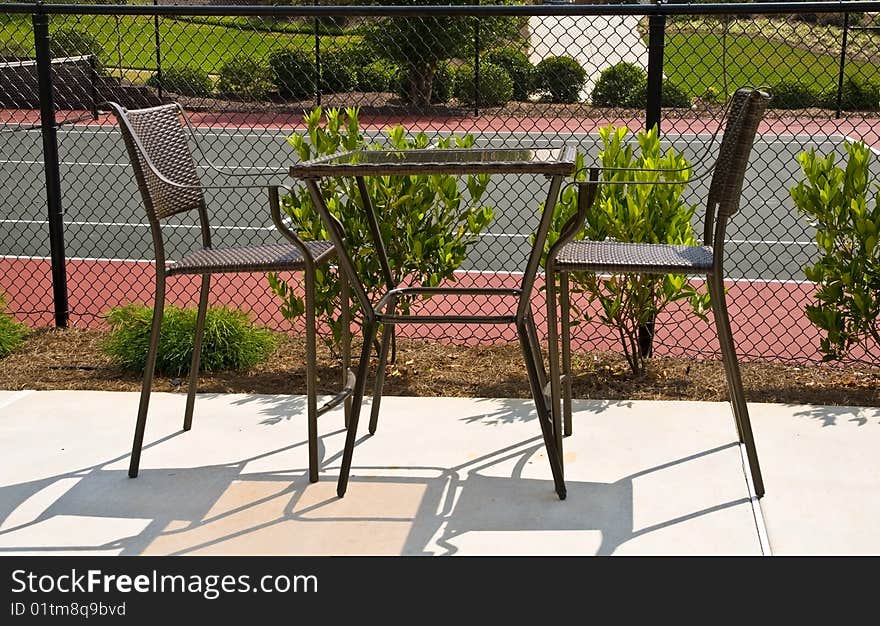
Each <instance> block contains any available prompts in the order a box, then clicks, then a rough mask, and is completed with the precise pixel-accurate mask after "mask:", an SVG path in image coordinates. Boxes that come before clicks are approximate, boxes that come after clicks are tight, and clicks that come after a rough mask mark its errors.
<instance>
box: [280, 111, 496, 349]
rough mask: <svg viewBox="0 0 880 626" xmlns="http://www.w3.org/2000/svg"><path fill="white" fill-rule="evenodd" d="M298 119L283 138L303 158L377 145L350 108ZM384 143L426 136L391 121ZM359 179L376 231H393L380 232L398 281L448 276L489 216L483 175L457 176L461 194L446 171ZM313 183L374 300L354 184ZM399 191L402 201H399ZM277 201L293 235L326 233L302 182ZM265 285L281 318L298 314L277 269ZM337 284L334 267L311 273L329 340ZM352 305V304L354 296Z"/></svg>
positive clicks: (376, 281)
mask: <svg viewBox="0 0 880 626" xmlns="http://www.w3.org/2000/svg"><path fill="white" fill-rule="evenodd" d="M305 123H306V130H305V131H303V132H302V133H298V134H295V135H292V136H290V137H289V138H288V141H289V142H290V144H291V146H293V148H294V150H295V151H296V153H297V155H298V156H299V158H300V159H302V160H303V161H305V160H309V159H314V158H317V157H320V156H324V155H329V154H333V153H335V152H339V151H342V150H355V149H359V148H365V147H371V148H372V147H378V145H377V144H373V145H369V146H368V144H367V142H366V139H365V138H364V137H363V135H362V133H361V130H360V126H359V123H358V110H357V109H346V110H345V112H344V114H343V113H341V112H340V111H339V110H338V109H330V110H328V111H327V115H326V120H325V119H324V117H323V111H322V109H321V108H320V107H317V108H315V109H314V110H312V111H311V112H310V113H308V114H307V115H306V117H305ZM473 141H474V140H473V137H471V136H469V135H466V136H465V137H463V138H458V137H454V136H449V137H445V138H442V137H441V138H440V139H439V141H438V146H437V147H438V148H439V149H443V148H448V147H451V146H455V147H461V148H467V147H470V146H472V145H473ZM386 143H387V147H389V148H391V149H401V150H402V149H409V148H426V147H427V145H428V136H427V135H426V134H425V133H422V132H420V133H418V134H416V135H414V136H412V137H408V136H407V132H406V131H405V130H404V129H403V127H401V126H396V127H394V128H392V129H390V130H388V131H387V137H386ZM364 181H365V183H366V185H367V190H368V192H369V194H370V197H371V198H372V199H373V202H374V204H375V209H376V216H377V218H378V222H379V229H380V232H382V233H394V236H393V237H385V246H386V249H387V253H388V260H389V262H390V266H391V271H392V273H393V278H394V280H395V281H398V282H399V281H401V280H402V279H403V278H404V277H406V278H407V281H408V282H410V281H411V282H412V284H418V285H423V286H425V287H430V286H437V285H439V284H440V283H441V282H443V281H444V280H448V279H452V278H453V277H454V271H455V270H456V269H457V268H458V267H459V266H460V265H461V264H462V262H464V260H465V257H466V256H467V251H468V247H469V246H470V245H471V244H472V243H474V242H476V241H477V239H478V237H479V234H480V233H481V232H482V231H483V229H485V228H486V226H487V225H488V224H489V221H490V220H491V219H492V209H491V208H490V207H487V206H483V205H481V204H480V201H481V198H482V197H483V195H484V193H485V191H486V187H487V185H488V183H489V177H488V176H468V177H467V178H466V180H465V181H463V182H465V183H466V188H467V194H465V193H464V192H463V191H462V190H460V189H459V186H458V183H459V181H460V179H458V178H456V177H454V176H448V175H432V176H371V177H367V178H366V179H364ZM320 187H321V193H322V195H323V196H324V198H325V199H326V200H327V201H328V203H329V206H330V209H331V211H332V212H333V214H334V215H335V216H336V217H337V218H338V219H339V220H340V221H341V222H342V224H343V226H344V228H345V233H346V241H347V243H348V250H349V253H350V255H351V258H352V261H353V263H354V265H355V270H356V271H357V273H358V275H359V276H360V277H361V279H362V280H363V283H364V286H365V287H366V290H367V293H368V295H369V296H370V297H372V298H373V299H374V301H375V298H376V297H377V294H378V293H381V292H383V291H384V287H385V281H384V279H383V277H382V268H381V267H380V265H379V260H378V257H377V255H376V254H375V252H374V248H373V245H372V243H371V242H372V239H371V237H370V235H369V232H370V230H369V226H368V224H367V220H366V216H365V215H364V211H363V209H362V207H361V206H360V194H359V192H358V190H357V187H356V183H355V181H353V180H351V179H350V178H333V179H323V180H322V181H321V183H320ZM402 198H406V199H407V201H405V202H404V201H401V199H402ZM283 206H284V210H285V211H286V212H287V214H288V215H289V216H290V218H291V220H292V221H293V223H294V224H295V225H296V231H297V233H298V234H299V235H300V236H301V237H303V238H304V239H307V240H314V239H327V237H328V235H327V231H326V230H325V228H324V224H323V222H322V221H321V220H320V218H319V216H318V214H317V213H316V211H315V209H314V205H313V204H312V200H311V197H310V196H309V194H308V192H307V191H306V190H305V189H303V188H302V187H299V188H297V189H296V190H295V191H294V192H293V193H292V194H291V195H288V196H285V197H284V198H283ZM269 284H270V286H271V287H272V290H273V291H275V293H276V294H277V295H279V296H280V297H281V298H282V307H281V310H282V313H283V314H284V316H285V317H287V318H288V319H293V318H295V317H297V316H299V315H301V314H302V313H303V311H304V306H303V302H302V299H301V298H300V297H299V296H298V295H296V294H295V293H293V291H292V290H291V289H290V288H289V286H288V285H287V283H286V282H284V281H283V280H281V279H280V277H279V276H278V275H277V274H270V275H269ZM339 290H340V286H339V281H338V277H337V275H336V273H335V272H321V273H319V274H318V276H317V281H316V305H317V309H318V313H319V316H320V317H321V318H322V319H323V320H324V321H325V322H326V323H327V324H328V325H329V326H330V328H331V329H332V330H333V339H334V340H335V341H337V342H338V341H339V339H340V332H341V327H340V325H339V317H338V315H337V314H336V311H335V305H336V303H337V302H338V301H339ZM398 302H399V308H400V309H402V310H406V309H407V308H408V307H409V306H410V304H411V301H409V300H405V299H401V300H399V301H398ZM353 305H354V306H353V308H354V309H355V310H357V302H354V303H353Z"/></svg>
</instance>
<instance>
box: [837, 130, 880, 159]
mask: <svg viewBox="0 0 880 626" xmlns="http://www.w3.org/2000/svg"><path fill="white" fill-rule="evenodd" d="M843 140H844V141H845V142H847V143H856V142H857V141H859V140H858V139H853V138H852V137H850V136H849V135H847V136H845V137H844V138H843ZM865 145H866V146H868V144H865ZM868 150H870V151H871V152H873V153H874V156H880V150H878V149H877V148H875V147H874V146H868Z"/></svg>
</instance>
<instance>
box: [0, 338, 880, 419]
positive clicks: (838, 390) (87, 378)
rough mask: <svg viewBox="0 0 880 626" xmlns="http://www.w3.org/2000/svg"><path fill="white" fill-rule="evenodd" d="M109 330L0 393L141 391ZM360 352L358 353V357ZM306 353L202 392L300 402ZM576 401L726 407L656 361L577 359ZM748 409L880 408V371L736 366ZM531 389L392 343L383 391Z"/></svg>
mask: <svg viewBox="0 0 880 626" xmlns="http://www.w3.org/2000/svg"><path fill="white" fill-rule="evenodd" d="M105 334H106V331H105V330H94V329H78V328H71V329H67V330H54V329H42V330H38V331H36V332H34V333H32V334H31V336H30V337H29V338H28V339H27V340H26V342H25V344H24V345H23V346H22V347H21V348H20V349H19V350H17V351H16V352H14V353H13V354H11V355H9V356H8V357H6V358H5V359H3V361H2V363H3V367H2V368H0V389H96V390H106V391H138V390H140V382H141V378H140V376H139V375H137V374H134V373H131V372H126V371H124V370H122V369H120V368H119V367H117V366H115V365H113V364H112V363H111V362H110V360H109V359H108V357H107V356H106V355H104V353H103V352H102V351H101V342H102V340H103V338H104V337H105ZM355 354H356V352H355ZM318 358H319V363H321V367H320V371H319V376H320V383H319V386H320V389H321V391H322V392H326V393H331V392H332V391H333V390H334V389H335V388H336V386H337V381H338V380H339V378H340V370H339V364H338V360H337V359H336V358H335V357H333V356H332V355H331V354H330V352H329V350H328V349H327V348H326V346H323V345H320V347H319V357H318ZM303 363H304V351H303V343H302V340H301V338H299V337H285V338H284V339H283V340H282V341H281V343H280V345H279V347H278V349H277V350H276V352H275V354H274V355H273V356H272V357H271V358H270V359H269V360H268V361H267V362H266V363H263V364H261V365H258V366H256V367H254V368H252V369H251V370H249V371H247V372H217V373H204V374H202V375H201V376H200V378H199V390H200V391H202V392H212V393H265V394H285V393H295V394H301V393H304V392H305V379H304V369H303ZM574 368H575V377H574V381H573V388H574V395H575V397H577V398H592V399H607V400H622V399H632V400H706V401H723V400H727V388H726V384H725V379H724V370H723V369H722V367H721V363H720V362H719V361H713V360H695V359H681V358H657V359H654V360H653V361H652V362H651V364H650V367H649V371H648V373H647V374H646V375H645V376H642V377H634V376H632V374H631V373H630V371H629V368H628V366H627V365H626V362H625V361H624V360H623V358H622V356H620V355H618V354H614V353H607V352H595V353H583V354H579V355H576V356H575V359H574ZM742 371H743V380H744V384H745V388H746V396H747V398H748V400H749V401H750V402H779V403H791V404H823V405H846V406H880V369H876V368H870V367H867V366H864V367H862V366H838V365H833V366H832V365H819V364H810V365H803V364H781V363H765V362H746V363H743V364H742ZM154 389H155V390H157V391H180V392H185V390H186V384H185V381H183V380H181V378H180V377H173V376H171V377H169V376H157V378H156V381H155V386H154ZM528 389H529V387H528V381H527V379H526V376H525V373H524V370H523V367H522V357H521V355H520V352H519V346H518V345H516V344H504V345H484V346H458V345H446V344H441V343H436V342H435V343H429V342H422V341H406V340H400V341H399V342H398V350H397V360H396V363H395V364H394V365H391V366H389V367H388V370H387V378H386V383H385V390H384V393H385V394H386V395H407V396H422V397H430V396H453V397H454V396H459V397H460V396H467V397H503V398H524V397H528V394H529V391H528Z"/></svg>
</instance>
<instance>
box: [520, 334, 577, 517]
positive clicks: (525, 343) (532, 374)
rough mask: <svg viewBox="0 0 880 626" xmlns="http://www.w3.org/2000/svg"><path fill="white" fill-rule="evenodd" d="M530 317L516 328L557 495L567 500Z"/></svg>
mask: <svg viewBox="0 0 880 626" xmlns="http://www.w3.org/2000/svg"><path fill="white" fill-rule="evenodd" d="M529 322H530V319H524V320H520V321H518V322H517V325H516V330H517V336H518V337H519V345H520V349H521V350H522V355H523V360H524V361H525V365H526V373H527V374H528V378H529V387H530V389H531V392H532V398H533V399H534V401H535V410H536V411H537V415H538V424H539V425H540V426H541V435H542V436H543V438H544V447H545V448H547V460H548V461H549V462H550V471H551V473H552V474H553V484H554V486H555V487H556V495H557V496H559V499H560V500H565V496H566V490H565V478H564V476H563V469H562V456H561V455H560V454H559V450H558V449H557V448H556V438H555V437H554V435H553V423H552V419H551V416H550V410H549V407H548V406H547V402H546V400H545V399H544V390H543V385H542V384H541V382H540V380H539V376H540V374H539V372H538V363H539V361H540V360H541V353H540V352H537V353H536V352H535V350H534V345H533V342H532V341H531V339H530V337H529V335H530V331H529V326H530V324H529Z"/></svg>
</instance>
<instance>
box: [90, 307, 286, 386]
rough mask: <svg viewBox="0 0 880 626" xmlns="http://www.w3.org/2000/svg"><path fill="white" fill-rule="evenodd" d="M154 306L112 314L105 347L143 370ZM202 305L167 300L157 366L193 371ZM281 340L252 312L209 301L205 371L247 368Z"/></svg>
mask: <svg viewBox="0 0 880 626" xmlns="http://www.w3.org/2000/svg"><path fill="white" fill-rule="evenodd" d="M152 317H153V309H152V308H150V307H146V306H143V305H138V304H128V305H125V306H121V307H116V308H114V309H111V310H110V312H109V313H108V314H107V321H108V322H109V324H110V334H109V335H108V337H107V339H106V341H105V342H104V345H103V350H104V352H105V353H106V354H107V355H108V356H109V357H110V358H111V359H112V360H113V361H114V362H115V363H116V364H118V365H119V366H121V367H123V368H124V369H127V370H130V371H133V372H137V373H140V372H143V371H144V364H145V362H146V358H147V348H148V347H149V344H150V328H151V324H152ZM195 329H196V309H195V308H187V309H184V308H180V307H176V306H166V307H165V315H164V318H163V320H162V330H161V336H160V338H159V351H158V353H157V357H156V371H157V372H159V373H160V374H163V375H166V376H184V375H186V374H187V373H189V367H190V361H191V360H192V352H193V338H194V336H195ZM276 345H277V339H276V335H275V333H273V332H272V331H270V330H267V329H264V328H257V327H256V326H254V325H253V322H252V321H251V320H250V318H249V317H248V315H247V314H246V313H243V312H241V311H237V310H235V309H229V308H226V307H208V312H207V315H206V317H205V335H204V339H203V340H202V355H201V371H205V372H216V371H222V370H246V369H248V368H250V367H252V366H254V365H256V364H257V363H260V362H262V361H265V360H266V359H267V358H268V357H269V356H270V355H271V354H272V352H274V350H275V347H276Z"/></svg>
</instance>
